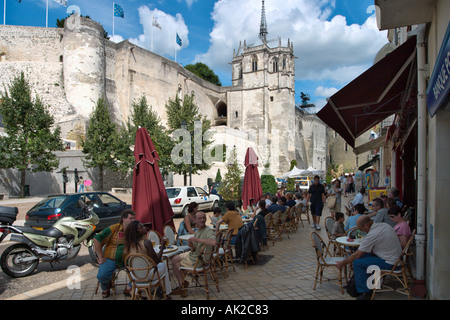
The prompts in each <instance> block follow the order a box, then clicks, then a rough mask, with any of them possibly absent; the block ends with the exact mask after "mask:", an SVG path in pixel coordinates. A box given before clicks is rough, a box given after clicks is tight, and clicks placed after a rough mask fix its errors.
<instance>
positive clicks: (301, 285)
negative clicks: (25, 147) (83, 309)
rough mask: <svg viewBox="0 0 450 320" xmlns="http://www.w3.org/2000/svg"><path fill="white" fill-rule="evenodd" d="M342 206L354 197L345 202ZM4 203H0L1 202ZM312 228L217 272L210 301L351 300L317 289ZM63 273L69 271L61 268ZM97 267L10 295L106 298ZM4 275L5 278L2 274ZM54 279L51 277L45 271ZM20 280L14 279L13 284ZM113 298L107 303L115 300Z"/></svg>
mask: <svg viewBox="0 0 450 320" xmlns="http://www.w3.org/2000/svg"><path fill="white" fill-rule="evenodd" d="M343 199H344V202H346V201H348V200H349V199H351V197H348V198H343ZM0 205H2V204H1V203H0ZM328 215H329V213H328V209H325V210H324V215H323V218H322V220H321V227H322V229H321V230H320V235H321V236H322V238H323V239H324V240H325V241H326V242H327V240H326V239H327V235H326V231H325V228H324V226H323V222H324V218H325V217H326V216H328ZM312 230H313V229H311V228H310V225H309V224H308V222H307V221H305V222H304V227H303V226H302V225H301V224H299V228H298V230H297V231H296V232H294V233H291V234H289V239H288V234H284V235H283V240H282V241H277V242H276V243H275V245H272V244H271V243H269V248H268V249H266V250H263V251H261V252H260V256H261V257H262V260H264V261H267V262H266V263H265V264H264V265H253V264H251V263H249V265H248V267H246V266H245V265H241V264H236V272H234V271H232V270H231V271H230V272H229V277H228V278H226V279H224V277H223V276H222V275H221V274H219V286H220V287H219V288H220V292H217V291H216V288H215V286H214V285H212V286H211V287H210V299H211V300H241V301H247V300H353V299H354V298H352V297H350V296H349V295H348V294H347V293H344V294H341V293H340V290H339V287H338V285H337V284H335V283H333V282H323V283H322V284H318V285H317V288H316V290H313V283H314V275H315V271H316V266H317V262H316V257H315V252H314V249H313V247H312V243H311V240H310V234H311V231H312ZM61 272H65V270H62V271H61ZM96 272H97V270H96V268H89V270H86V271H85V272H83V271H81V282H80V286H79V288H75V289H71V288H70V286H71V283H68V282H67V279H68V277H70V276H71V275H72V274H71V273H67V272H66V275H65V277H62V279H59V280H58V281H55V282H54V283H51V284H47V285H42V286H41V287H38V288H34V287H33V289H32V290H28V291H24V292H21V293H20V294H17V295H13V296H9V297H8V299H12V300H102V297H101V293H98V294H95V293H94V292H95V288H96V285H97V280H96ZM2 275H3V274H2ZM46 275H47V277H51V275H52V273H50V272H49V273H46ZM327 275H328V276H334V273H333V272H328V271H327V272H325V277H326V276H327ZM125 277H126V275H125V273H124V272H123V273H121V276H120V278H121V279H120V281H119V282H120V283H122V284H123V283H125V282H126V279H125ZM17 280H20V279H10V281H11V283H14V282H15V281H17ZM175 282H176V281H175V279H174V278H172V286H173V287H176V283H175ZM122 290H123V285H119V286H118V288H117V300H127V299H129V298H127V297H125V296H124V295H123V294H122ZM112 299H113V296H112V295H111V297H110V298H108V300H112ZM172 299H173V300H187V301H192V300H205V299H206V296H205V294H204V292H203V290H202V289H200V288H192V287H191V288H189V295H188V296H187V297H186V298H185V299H182V298H181V297H180V296H175V295H174V296H172ZM376 299H381V300H385V299H395V300H405V299H407V297H406V296H403V295H400V294H397V293H379V294H378V295H377V296H376Z"/></svg>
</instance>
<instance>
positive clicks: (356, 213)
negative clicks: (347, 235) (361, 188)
mask: <svg viewBox="0 0 450 320" xmlns="http://www.w3.org/2000/svg"><path fill="white" fill-rule="evenodd" d="M365 211H366V207H364V205H363V204H362V203H358V204H357V205H356V206H355V210H353V212H352V215H351V216H350V217H348V219H347V221H346V223H345V227H344V230H345V231H348V230H350V229H351V228H354V227H356V222H357V221H358V218H359V217H361V216H362V215H363V214H364V212H365Z"/></svg>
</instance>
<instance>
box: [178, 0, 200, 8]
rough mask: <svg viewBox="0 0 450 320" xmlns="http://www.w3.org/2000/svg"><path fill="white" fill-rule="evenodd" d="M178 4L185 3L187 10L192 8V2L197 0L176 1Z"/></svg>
mask: <svg viewBox="0 0 450 320" xmlns="http://www.w3.org/2000/svg"><path fill="white" fill-rule="evenodd" d="M177 1H178V2H186V4H187V6H188V7H189V8H191V7H192V5H193V4H194V2H197V1H198V0H177Z"/></svg>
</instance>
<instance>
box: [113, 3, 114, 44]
mask: <svg viewBox="0 0 450 320" xmlns="http://www.w3.org/2000/svg"><path fill="white" fill-rule="evenodd" d="M113 37H114V2H113Z"/></svg>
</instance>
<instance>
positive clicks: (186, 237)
mask: <svg viewBox="0 0 450 320" xmlns="http://www.w3.org/2000/svg"><path fill="white" fill-rule="evenodd" d="M193 236H194V234H193V233H192V234H191V233H188V234H183V235H182V236H179V237H178V239H180V240H182V241H188V240H189V239H190V238H192V237H193Z"/></svg>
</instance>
